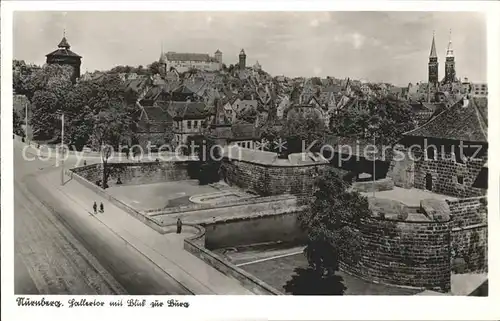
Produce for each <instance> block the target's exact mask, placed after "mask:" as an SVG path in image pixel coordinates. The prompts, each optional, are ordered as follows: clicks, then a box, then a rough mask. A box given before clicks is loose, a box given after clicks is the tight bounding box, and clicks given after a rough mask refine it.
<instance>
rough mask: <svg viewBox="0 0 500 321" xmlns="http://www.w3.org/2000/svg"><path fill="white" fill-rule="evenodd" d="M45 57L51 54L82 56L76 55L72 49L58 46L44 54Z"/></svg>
mask: <svg viewBox="0 0 500 321" xmlns="http://www.w3.org/2000/svg"><path fill="white" fill-rule="evenodd" d="M45 56H46V57H51V56H58V57H75V58H82V56H80V55H77V54H76V53H74V52H73V51H71V50H69V49H65V48H59V49H57V50H54V51H52V52H51V53H49V54H46V55H45Z"/></svg>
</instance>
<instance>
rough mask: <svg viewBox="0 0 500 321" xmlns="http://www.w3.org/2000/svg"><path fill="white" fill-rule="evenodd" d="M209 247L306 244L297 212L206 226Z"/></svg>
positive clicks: (240, 219) (206, 240) (227, 221)
mask: <svg viewBox="0 0 500 321" xmlns="http://www.w3.org/2000/svg"><path fill="white" fill-rule="evenodd" d="M204 227H205V231H206V232H205V233H206V234H205V246H206V247H207V248H208V249H219V248H228V247H238V246H245V245H251V244H258V243H267V242H283V243H291V244H303V243H304V242H305V240H306V237H305V234H304V233H303V232H302V230H301V229H300V226H299V223H298V221H297V213H296V212H295V213H285V214H281V215H267V216H261V217H258V218H255V217H249V218H239V219H233V220H226V221H224V222H218V223H215V224H206V225H204Z"/></svg>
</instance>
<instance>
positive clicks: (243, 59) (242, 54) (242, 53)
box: [239, 49, 247, 70]
mask: <svg viewBox="0 0 500 321" xmlns="http://www.w3.org/2000/svg"><path fill="white" fill-rule="evenodd" d="M246 63H247V55H246V54H245V50H243V49H241V51H240V62H239V66H240V69H242V70H243V69H245V68H246Z"/></svg>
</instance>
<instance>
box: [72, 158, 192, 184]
mask: <svg viewBox="0 0 500 321" xmlns="http://www.w3.org/2000/svg"><path fill="white" fill-rule="evenodd" d="M196 163H197V161H189V160H187V161H175V162H174V161H173V162H156V161H154V162H141V163H137V162H135V163H132V162H131V163H108V166H109V180H108V186H115V185H117V181H118V178H119V179H120V180H121V182H122V184H123V185H140V184H152V183H160V182H169V181H180V180H186V179H191V178H195V176H196V171H195V170H192V168H194V166H195V164H196ZM73 172H75V173H77V174H78V175H80V176H81V177H84V178H85V179H86V180H88V181H90V182H93V183H96V182H97V181H98V180H102V164H93V165H87V166H83V167H78V168H75V169H73Z"/></svg>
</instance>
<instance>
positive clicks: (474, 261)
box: [447, 197, 488, 273]
mask: <svg viewBox="0 0 500 321" xmlns="http://www.w3.org/2000/svg"><path fill="white" fill-rule="evenodd" d="M447 203H448V205H449V207H450V212H451V215H452V218H453V222H452V234H451V236H452V259H453V263H454V267H453V269H454V271H455V272H466V273H467V272H478V271H487V270H488V224H487V219H488V217H487V216H488V204H487V198H486V197H473V198H468V199H459V200H453V201H447Z"/></svg>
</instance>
